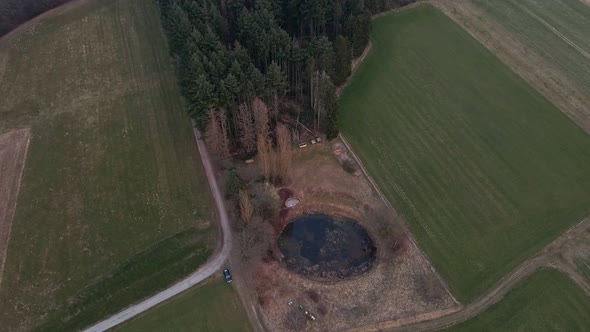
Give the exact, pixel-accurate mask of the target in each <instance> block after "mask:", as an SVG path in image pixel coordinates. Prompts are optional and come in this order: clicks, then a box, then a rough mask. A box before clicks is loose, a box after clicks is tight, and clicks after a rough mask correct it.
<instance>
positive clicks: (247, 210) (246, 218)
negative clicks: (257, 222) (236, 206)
mask: <svg viewBox="0 0 590 332" xmlns="http://www.w3.org/2000/svg"><path fill="white" fill-rule="evenodd" d="M240 214H241V217H242V221H243V222H244V224H249V223H250V221H251V220H252V217H253V216H254V206H253V205H252V201H251V200H250V195H249V194H248V192H247V191H245V190H240Z"/></svg>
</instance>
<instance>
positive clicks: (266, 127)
mask: <svg viewBox="0 0 590 332" xmlns="http://www.w3.org/2000/svg"><path fill="white" fill-rule="evenodd" d="M252 111H253V112H254V122H255V123H256V136H257V137H260V136H262V137H268V134H269V131H270V123H269V115H268V107H267V106H266V104H265V103H264V102H263V101H262V100H260V98H254V101H252Z"/></svg>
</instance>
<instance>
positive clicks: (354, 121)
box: [340, 5, 590, 301]
mask: <svg viewBox="0 0 590 332" xmlns="http://www.w3.org/2000/svg"><path fill="white" fill-rule="evenodd" d="M371 38H372V42H373V49H372V50H371V52H370V53H369V55H368V56H367V58H366V60H365V62H364V63H363V64H362V65H361V66H360V68H359V70H358V71H357V73H356V74H355V77H354V79H353V80H352V82H351V84H350V85H349V86H348V87H347V88H346V89H345V91H344V93H343V95H342V97H341V101H340V105H341V122H340V125H341V129H342V132H343V133H344V135H345V136H346V138H347V139H348V140H349V141H350V143H351V145H352V146H353V148H354V150H355V152H356V153H357V154H358V155H359V157H360V158H361V159H362V160H363V161H364V163H365V165H366V167H367V169H368V171H369V173H370V174H371V176H372V177H373V178H374V179H375V180H376V182H377V183H378V184H379V187H380V189H381V191H382V192H383V193H384V195H385V196H386V197H387V199H389V201H390V202H391V203H392V205H393V206H394V207H395V208H396V209H397V210H398V211H399V212H401V213H402V214H403V215H404V216H405V218H406V220H407V222H408V224H409V226H410V228H411V230H412V232H413V234H414V236H415V237H416V238H417V240H418V242H419V245H420V246H421V247H422V248H423V249H424V250H425V252H426V254H427V255H428V256H429V258H430V259H431V260H432V262H433V264H434V265H435V267H436V268H437V270H438V271H439V272H440V273H441V274H442V276H443V277H444V278H445V279H446V280H447V281H448V283H449V285H450V287H451V290H452V292H453V294H454V295H455V296H456V297H457V298H458V299H459V300H461V301H470V300H472V299H474V298H475V297H476V296H478V295H479V294H481V293H482V292H484V291H485V290H486V289H488V288H490V287H491V286H492V285H493V284H494V283H495V282H496V281H497V280H498V279H500V278H501V277H502V276H503V275H505V274H506V273H508V272H509V271H511V270H512V269H514V268H515V267H516V266H517V265H518V264H520V263H522V262H523V261H524V260H525V259H526V258H528V257H530V256H531V255H532V254H534V253H535V252H536V251H537V250H539V249H540V248H542V246H544V245H545V244H547V243H549V242H550V241H551V240H552V239H554V238H556V237H557V236H558V235H559V234H560V233H561V232H563V231H564V230H565V229H567V228H568V227H569V226H571V225H573V224H575V223H577V222H578V221H580V220H582V219H583V218H584V217H586V216H587V215H588V214H590V181H588V179H590V136H588V135H587V134H586V133H585V132H583V131H582V130H581V129H580V128H579V127H577V126H576V125H574V123H573V122H571V121H570V120H569V119H568V118H567V117H566V116H565V115H563V114H562V113H561V112H560V111H559V110H558V109H556V108H555V107H554V106H553V105H551V104H550V103H549V102H548V101H547V100H546V99H545V98H543V97H542V96H541V95H540V94H539V93H538V92H536V91H535V90H533V89H532V88H531V87H530V86H529V85H527V83H526V82H525V81H523V80H522V79H521V78H519V77H518V76H516V75H515V74H514V73H513V72H511V71H510V69H509V68H508V67H506V66H505V65H503V64H502V63H501V62H499V60H498V59H497V58H496V57H495V56H494V55H493V54H491V53H490V52H489V51H487V50H486V49H485V48H484V47H483V46H481V45H480V44H479V43H478V42H477V41H476V40H474V39H473V38H472V37H471V36H470V35H469V34H468V33H467V32H465V31H463V30H462V29H461V28H460V27H459V26H457V25H456V24H455V23H454V22H452V21H451V20H450V19H449V18H447V17H446V16H445V15H444V14H442V13H441V12H439V11H438V10H436V9H435V8H433V7H431V6H428V5H422V6H418V7H415V8H412V9H408V10H403V11H402V12H399V13H396V14H392V15H388V16H384V17H381V18H379V19H377V20H375V21H374V27H373V32H372V37H371Z"/></svg>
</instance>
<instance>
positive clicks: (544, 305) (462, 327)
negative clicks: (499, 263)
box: [448, 270, 590, 331]
mask: <svg viewBox="0 0 590 332" xmlns="http://www.w3.org/2000/svg"><path fill="white" fill-rule="evenodd" d="M589 312H590V297H589V296H588V295H587V294H586V293H584V292H582V291H581V289H580V288H579V287H578V286H577V285H576V284H575V283H573V282H572V281H571V280H570V279H569V278H568V277H567V276H566V275H565V274H563V273H561V272H558V271H556V270H542V271H539V272H537V273H535V274H534V275H532V276H531V277H529V278H528V279H527V280H525V281H524V282H523V283H521V284H520V285H519V286H517V287H516V288H515V289H513V290H512V291H510V292H509V293H508V294H507V295H506V297H504V298H503V299H502V300H501V301H500V302H498V303H496V304H494V305H493V306H491V307H490V308H488V309H487V310H486V311H485V312H484V313H482V314H480V315H479V316H477V317H476V318H473V319H471V320H469V321H467V322H464V323H462V324H459V325H457V326H454V327H452V328H450V329H448V331H587V330H588V329H590V315H588V313H589Z"/></svg>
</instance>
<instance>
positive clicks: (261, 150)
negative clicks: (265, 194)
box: [257, 135, 273, 181]
mask: <svg viewBox="0 0 590 332" xmlns="http://www.w3.org/2000/svg"><path fill="white" fill-rule="evenodd" d="M257 141H258V159H259V161H260V168H261V169H262V174H263V175H264V178H265V179H266V180H267V181H272V168H273V166H272V164H273V160H272V146H271V142H270V139H269V138H268V136H262V135H258V139H257Z"/></svg>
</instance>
